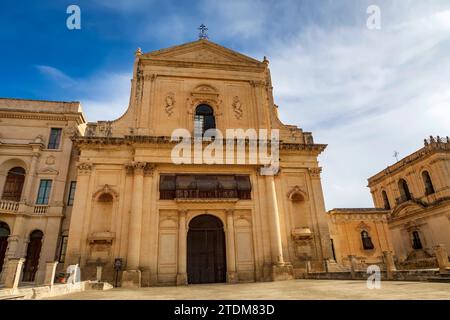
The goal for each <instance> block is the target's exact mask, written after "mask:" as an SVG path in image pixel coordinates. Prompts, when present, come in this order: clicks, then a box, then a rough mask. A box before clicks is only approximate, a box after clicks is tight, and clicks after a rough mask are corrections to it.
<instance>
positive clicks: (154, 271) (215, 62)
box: [67, 39, 331, 286]
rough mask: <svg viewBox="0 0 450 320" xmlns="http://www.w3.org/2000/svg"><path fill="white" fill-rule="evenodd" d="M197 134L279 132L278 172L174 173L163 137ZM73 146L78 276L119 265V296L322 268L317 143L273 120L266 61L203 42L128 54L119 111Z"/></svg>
mask: <svg viewBox="0 0 450 320" xmlns="http://www.w3.org/2000/svg"><path fill="white" fill-rule="evenodd" d="M196 126H200V127H203V129H205V128H206V127H207V128H216V129H218V130H220V131H221V132H225V131H226V129H238V128H240V129H243V130H247V129H251V128H255V129H257V130H258V129H267V130H273V129H278V130H279V135H280V140H281V143H280V145H279V149H280V151H279V153H280V154H279V158H280V159H281V160H280V165H279V167H280V170H279V173H278V174H276V175H262V174H260V169H261V165H259V164H250V163H249V162H248V161H247V162H246V163H244V164H237V163H235V164H211V165H207V164H195V163H194V162H192V164H180V165H178V164H174V163H173V160H172V157H171V152H172V150H173V148H174V145H175V144H174V143H173V142H172V141H171V135H172V132H173V131H174V130H175V129H179V128H184V129H186V130H187V131H188V132H191V133H192V135H194V130H195V129H196ZM247 143H248V140H247ZM74 144H75V146H76V148H77V149H79V150H80V154H79V160H78V161H79V163H78V179H77V191H76V195H75V203H74V207H73V214H72V218H71V223H70V224H71V227H70V231H69V242H68V248H67V263H69V264H74V263H79V264H80V266H81V272H82V274H84V275H85V276H87V277H90V276H93V275H95V270H96V266H97V265H98V264H102V265H104V268H103V273H104V276H105V277H106V278H107V279H108V278H109V279H112V277H113V274H114V270H113V268H112V266H113V262H114V260H115V258H120V259H122V263H123V272H122V279H121V282H122V286H140V285H142V286H147V285H160V284H186V283H204V282H247V281H268V280H276V279H287V278H292V277H293V276H294V275H295V274H299V273H302V272H304V271H305V270H306V265H307V262H308V261H309V262H310V264H311V268H314V269H315V270H323V268H324V261H325V259H329V258H330V254H331V252H330V248H331V246H330V239H329V234H328V226H327V221H326V215H325V207H324V199H323V194H322V187H321V182H320V170H321V169H320V167H319V165H318V162H317V156H318V155H319V154H320V153H321V152H322V151H323V150H324V149H325V145H321V144H315V143H314V142H313V139H312V135H311V133H309V132H303V131H302V130H301V129H299V128H297V127H295V126H288V125H284V124H282V123H281V122H280V120H279V119H278V116H277V107H276V105H275V104H274V101H273V95H272V84H271V76H270V70H269V68H268V61H267V60H264V61H258V60H254V59H252V58H249V57H247V56H244V55H242V54H239V53H237V52H234V51H231V50H229V49H226V48H224V47H221V46H219V45H217V44H214V43H213V42H210V41H208V40H205V39H200V40H198V41H195V42H191V43H187V44H183V45H181V46H176V47H172V48H169V49H164V50H159V51H154V52H150V53H145V54H144V53H142V52H141V51H140V50H138V51H137V52H136V58H135V62H134V69H133V79H132V88H131V98H130V105H129V107H128V110H127V111H126V112H125V114H124V115H123V116H122V117H120V118H119V119H117V120H115V121H111V122H102V121H99V122H97V123H88V124H87V128H86V132H85V134H84V136H79V137H76V138H74ZM189 148H191V145H189ZM245 150H246V151H245V152H246V154H245V159H248V158H249V154H248V153H249V152H250V151H249V150H250V149H249V146H248V145H247V146H246V149H245ZM192 156H193V155H192Z"/></svg>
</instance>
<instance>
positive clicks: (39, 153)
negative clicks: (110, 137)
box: [0, 99, 85, 282]
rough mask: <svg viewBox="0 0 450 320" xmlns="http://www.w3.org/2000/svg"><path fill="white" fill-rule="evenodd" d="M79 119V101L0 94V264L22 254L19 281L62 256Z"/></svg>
mask: <svg viewBox="0 0 450 320" xmlns="http://www.w3.org/2000/svg"><path fill="white" fill-rule="evenodd" d="M84 123H85V118H84V116H83V113H82V110H81V107H80V103H79V102H59V101H37V100H25V99H0V195H1V199H0V270H2V271H3V268H4V266H5V267H6V265H7V261H8V259H10V258H24V259H25V263H24V268H23V278H22V281H24V282H34V281H38V282H39V281H42V279H43V276H44V272H45V262H46V261H54V260H55V259H58V260H60V261H63V260H64V254H63V252H64V247H65V245H66V242H67V241H66V240H67V235H68V228H69V223H70V213H71V205H72V204H73V197H74V188H75V183H76V171H75V170H74V169H73V168H75V166H74V165H75V160H76V152H75V151H74V149H73V147H72V146H73V143H72V140H71V137H72V136H73V135H76V134H82V129H83V124H84ZM1 275H2V278H3V276H4V275H5V272H2V273H1Z"/></svg>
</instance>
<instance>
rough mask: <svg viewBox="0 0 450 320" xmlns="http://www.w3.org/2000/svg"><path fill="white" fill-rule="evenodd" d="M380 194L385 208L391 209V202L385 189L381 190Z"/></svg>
mask: <svg viewBox="0 0 450 320" xmlns="http://www.w3.org/2000/svg"><path fill="white" fill-rule="evenodd" d="M381 196H382V197H383V203H384V208H385V209H386V210H391V204H390V203H389V199H388V196H387V193H386V191H384V190H383V191H381Z"/></svg>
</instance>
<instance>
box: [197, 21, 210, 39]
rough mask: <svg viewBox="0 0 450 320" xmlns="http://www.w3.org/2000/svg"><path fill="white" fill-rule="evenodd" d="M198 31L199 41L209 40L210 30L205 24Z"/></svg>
mask: <svg viewBox="0 0 450 320" xmlns="http://www.w3.org/2000/svg"><path fill="white" fill-rule="evenodd" d="M198 30H200V32H199V34H198V38H199V39H208V34H207V33H206V31H208V28H207V27H206V26H205V25H204V24H203V23H202V24H201V25H200V27H199V28H198Z"/></svg>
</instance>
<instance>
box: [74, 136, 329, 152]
mask: <svg viewBox="0 0 450 320" xmlns="http://www.w3.org/2000/svg"><path fill="white" fill-rule="evenodd" d="M234 140H235V142H237V139H234ZM72 141H73V142H74V143H75V144H76V145H77V146H81V145H96V146H97V145H132V144H133V143H148V144H178V143H179V142H178V141H171V137H169V136H140V135H125V136H123V137H73V138H72ZM226 141H227V140H226V139H224V144H225V143H226ZM193 142H194V138H193V137H192V138H191V143H193ZM256 142H259V140H256ZM245 143H246V145H249V144H250V140H249V139H245ZM205 144H209V142H205ZM270 145H271V143H270V141H268V142H267V146H268V147H270ZM279 147H280V150H292V151H314V152H317V153H321V152H322V151H324V150H325V148H326V147H327V145H326V144H305V143H284V142H280V144H279Z"/></svg>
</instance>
